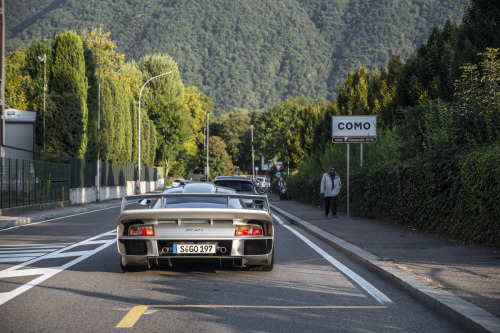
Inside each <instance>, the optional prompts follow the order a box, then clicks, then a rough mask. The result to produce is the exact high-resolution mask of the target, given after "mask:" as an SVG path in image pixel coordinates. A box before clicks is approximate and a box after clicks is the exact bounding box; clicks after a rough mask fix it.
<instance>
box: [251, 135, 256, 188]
mask: <svg viewBox="0 0 500 333" xmlns="http://www.w3.org/2000/svg"><path fill="white" fill-rule="evenodd" d="M250 128H251V130H252V181H254V180H255V160H254V152H253V125H250Z"/></svg>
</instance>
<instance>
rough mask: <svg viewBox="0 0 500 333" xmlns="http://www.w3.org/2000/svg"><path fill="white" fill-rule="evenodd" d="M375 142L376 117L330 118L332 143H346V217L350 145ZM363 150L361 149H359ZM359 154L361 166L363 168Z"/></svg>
mask: <svg viewBox="0 0 500 333" xmlns="http://www.w3.org/2000/svg"><path fill="white" fill-rule="evenodd" d="M351 142H352V143H360V144H361V147H363V143H365V142H366V143H372V142H377V116H332V143H347V217H349V171H350V170H349V154H350V143H351ZM361 149H363V148H361ZM362 154H363V153H362V152H361V166H363V155H362Z"/></svg>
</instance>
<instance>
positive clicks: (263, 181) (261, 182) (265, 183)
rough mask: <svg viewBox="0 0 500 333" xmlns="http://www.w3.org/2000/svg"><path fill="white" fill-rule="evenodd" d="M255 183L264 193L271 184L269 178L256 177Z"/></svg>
mask: <svg viewBox="0 0 500 333" xmlns="http://www.w3.org/2000/svg"><path fill="white" fill-rule="evenodd" d="M256 183H257V184H258V185H257V186H258V187H259V188H261V189H262V190H264V191H267V190H268V189H269V185H270V184H271V182H270V180H269V178H266V177H257V178H256Z"/></svg>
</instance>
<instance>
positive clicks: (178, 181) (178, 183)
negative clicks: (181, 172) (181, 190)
mask: <svg viewBox="0 0 500 333" xmlns="http://www.w3.org/2000/svg"><path fill="white" fill-rule="evenodd" d="M187 183H189V180H187V179H184V178H177V179H174V181H173V182H172V187H178V186H184V185H186V184H187Z"/></svg>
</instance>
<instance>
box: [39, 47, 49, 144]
mask: <svg viewBox="0 0 500 333" xmlns="http://www.w3.org/2000/svg"><path fill="white" fill-rule="evenodd" d="M38 60H40V61H41V62H43V150H44V151H45V94H46V92H47V54H45V53H44V54H43V58H42V57H40V56H38Z"/></svg>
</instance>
